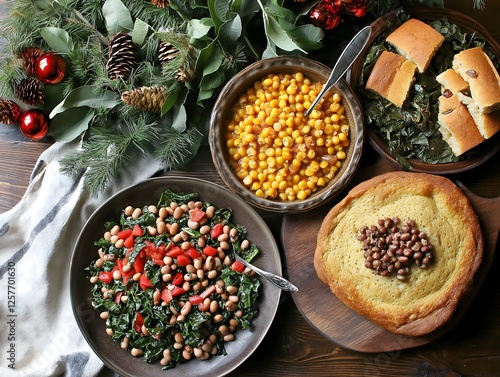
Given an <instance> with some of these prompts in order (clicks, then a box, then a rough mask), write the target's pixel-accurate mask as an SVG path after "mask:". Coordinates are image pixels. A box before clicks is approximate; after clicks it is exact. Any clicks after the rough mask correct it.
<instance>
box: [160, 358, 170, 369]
mask: <svg viewBox="0 0 500 377" xmlns="http://www.w3.org/2000/svg"><path fill="white" fill-rule="evenodd" d="M168 363H170V360H168V359H167V358H166V357H162V358H161V359H160V365H161V366H162V367H165V366H167V365H168Z"/></svg>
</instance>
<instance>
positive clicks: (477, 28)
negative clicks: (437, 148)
mask: <svg viewBox="0 0 500 377" xmlns="http://www.w3.org/2000/svg"><path fill="white" fill-rule="evenodd" d="M408 14H409V15H410V16H411V17H413V18H417V19H419V20H422V21H434V20H439V19H442V18H447V19H448V21H449V22H450V23H453V24H455V25H457V26H458V27H459V28H460V30H462V31H463V32H467V33H473V32H475V33H477V34H479V35H480V36H481V37H482V38H483V39H484V40H485V41H486V42H487V43H488V45H489V48H490V49H491V51H492V52H493V54H494V55H495V56H496V57H500V44H499V42H498V41H497V40H496V39H495V38H494V37H493V36H492V35H491V34H490V33H489V32H488V31H487V30H486V29H485V28H484V26H482V25H481V24H479V23H478V22H477V21H475V20H473V19H472V18H470V17H469V16H467V15H465V14H462V13H460V12H457V11H455V10H452V9H446V8H424V7H416V8H411V9H409V10H408ZM396 18H397V11H392V12H389V13H387V14H385V15H383V16H382V17H380V18H378V19H376V20H375V21H374V22H373V23H372V24H371V27H372V34H371V36H370V39H369V41H368V43H367V45H366V47H365V49H364V50H363V52H362V53H361V54H360V56H359V57H358V59H357V60H356V61H355V62H354V64H353V65H352V67H351V69H350V70H349V72H348V74H347V77H346V79H347V81H348V82H349V83H350V85H351V87H352V88H354V90H355V92H356V94H358V95H360V93H359V91H358V87H359V85H360V79H361V72H362V67H363V62H364V60H365V58H366V55H367V53H368V51H369V50H370V47H371V45H372V44H373V43H374V42H375V41H376V40H377V39H378V38H379V37H380V36H381V35H383V34H385V33H386V32H388V30H391V29H389V28H390V27H391V25H393V24H394V21H395V20H396ZM360 96H361V95H360ZM366 132H367V136H368V140H369V143H370V144H371V145H372V146H373V148H374V149H375V150H376V151H377V152H378V153H379V154H380V155H382V156H383V157H384V158H385V159H386V160H388V161H389V162H391V163H392V164H394V165H396V166H398V167H399V168H402V169H404V168H406V167H405V166H403V165H402V164H401V163H400V162H398V161H397V159H396V158H395V157H394V156H392V155H391V154H389V152H388V151H387V148H388V144H387V141H386V140H385V139H384V138H383V137H382V136H381V135H379V134H377V133H376V132H375V131H374V130H373V129H372V127H370V126H368V125H367V127H366ZM498 138H499V135H495V136H493V137H491V138H490V139H488V140H485V141H484V142H483V143H481V144H480V145H478V146H477V147H475V148H474V150H473V152H474V153H473V154H471V155H470V156H469V158H467V159H464V160H462V161H458V162H449V163H440V164H429V163H425V162H423V161H420V160H418V159H409V160H408V162H409V164H410V165H411V168H410V169H409V170H411V171H415V172H424V173H431V174H453V173H459V172H463V171H467V170H470V169H473V168H475V167H477V166H479V165H481V164H482V163H484V162H485V161H487V160H488V159H490V158H491V157H492V156H494V155H495V153H497V152H498V150H499V149H500V143H499V142H498V140H499V139H498Z"/></svg>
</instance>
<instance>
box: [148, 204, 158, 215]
mask: <svg viewBox="0 0 500 377" xmlns="http://www.w3.org/2000/svg"><path fill="white" fill-rule="evenodd" d="M148 211H149V212H151V213H154V214H155V215H156V214H157V213H158V207H156V206H155V205H150V206H148Z"/></svg>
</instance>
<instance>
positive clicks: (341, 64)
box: [305, 26, 372, 117]
mask: <svg viewBox="0 0 500 377" xmlns="http://www.w3.org/2000/svg"><path fill="white" fill-rule="evenodd" d="M371 34H372V29H371V27H370V26H365V27H364V28H363V29H361V30H360V31H359V32H358V34H356V35H355V36H354V38H353V39H351V41H350V42H349V44H348V45H347V47H346V48H345V49H344V51H342V54H340V57H339V60H337V63H335V66H334V67H333V70H332V73H330V77H329V78H328V81H327V82H326V84H325V85H324V86H323V89H321V92H320V93H319V94H318V96H317V97H316V99H315V100H314V102H313V103H312V105H311V107H309V109H307V111H306V113H305V116H306V117H307V116H309V114H310V113H311V111H313V109H314V108H315V107H316V105H317V104H318V103H319V101H321V99H322V98H323V96H324V95H325V93H326V92H328V91H329V90H330V89H331V88H332V87H333V86H334V85H335V84H337V82H338V81H339V80H340V78H341V77H342V76H344V73H346V72H347V70H348V69H349V68H350V67H351V65H352V63H354V61H355V60H356V58H357V57H358V56H359V54H360V53H361V51H363V49H364V48H365V46H366V44H367V43H368V39H369V38H370V35H371Z"/></svg>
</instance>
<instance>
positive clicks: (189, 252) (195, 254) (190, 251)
mask: <svg viewBox="0 0 500 377" xmlns="http://www.w3.org/2000/svg"><path fill="white" fill-rule="evenodd" d="M184 254H185V255H187V256H188V257H190V258H191V259H197V258H199V257H200V252H199V251H198V250H196V248H194V247H190V248H189V249H187V250H186V251H185V252H184Z"/></svg>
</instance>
